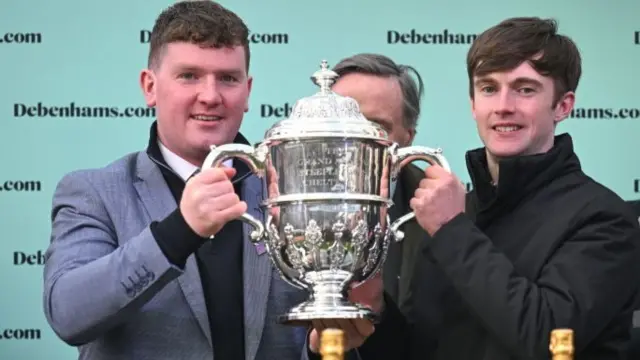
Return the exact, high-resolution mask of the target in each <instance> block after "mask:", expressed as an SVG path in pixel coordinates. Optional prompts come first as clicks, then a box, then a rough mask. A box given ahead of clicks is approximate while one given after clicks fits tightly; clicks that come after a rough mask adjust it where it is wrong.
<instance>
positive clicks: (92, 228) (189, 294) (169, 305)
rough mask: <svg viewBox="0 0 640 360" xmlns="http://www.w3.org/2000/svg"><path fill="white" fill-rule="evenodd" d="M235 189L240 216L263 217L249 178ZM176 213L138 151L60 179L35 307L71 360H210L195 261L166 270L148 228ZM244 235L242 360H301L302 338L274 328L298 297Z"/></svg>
mask: <svg viewBox="0 0 640 360" xmlns="http://www.w3.org/2000/svg"><path fill="white" fill-rule="evenodd" d="M243 184H244V186H243V197H244V199H245V201H246V202H247V205H248V211H249V212H250V213H251V215H253V216H256V217H257V218H263V214H262V213H261V212H260V211H259V208H258V202H259V201H260V199H262V195H263V191H264V189H263V182H262V181H261V180H260V179H258V178H257V177H255V176H254V177H249V178H247V180H246V181H244V182H243ZM176 206H177V204H176V202H175V200H174V198H173V197H172V195H171V192H170V190H169V188H168V186H167V185H166V183H165V181H164V179H163V177H162V175H161V173H160V170H159V169H158V168H157V166H156V164H155V163H154V162H153V161H151V159H150V158H149V157H148V155H147V154H146V153H145V152H138V153H133V154H129V155H127V156H125V157H123V158H121V159H119V160H117V161H115V162H113V163H111V164H109V165H108V166H106V167H104V168H101V169H92V170H80V171H75V172H72V173H70V174H68V175H66V176H64V177H63V178H62V180H61V181H60V182H59V184H58V186H57V188H56V190H55V193H54V197H53V210H52V234H51V242H50V246H49V248H48V249H47V251H46V255H45V259H46V263H45V266H44V304H43V305H44V312H45V315H46V318H47V321H48V323H49V324H50V326H51V327H52V328H53V330H54V331H55V333H56V334H57V335H58V336H59V337H60V338H61V339H62V340H64V341H65V342H66V343H67V344H70V345H72V346H77V347H78V349H79V359H91V360H102V359H118V360H128V359H131V360H146V359H148V360H159V359H180V360H191V359H193V360H205V359H206V360H211V359H213V349H212V343H211V334H210V331H209V323H208V318H207V313H206V308H205V304H204V298H203V291H202V287H201V283H200V277H199V274H198V268H197V265H196V262H195V259H194V256H193V255H192V256H191V257H190V258H189V259H188V261H187V264H186V267H185V269H184V271H182V270H180V269H179V268H176V267H174V266H172V265H171V264H170V263H169V262H168V261H167V259H166V258H165V256H164V255H163V254H162V252H161V251H160V249H159V247H158V245H157V244H156V241H155V240H154V239H153V236H152V234H151V232H150V230H149V224H150V223H151V221H153V220H161V219H163V218H164V217H165V216H167V215H168V214H169V213H171V212H172V211H173V210H175V209H176ZM249 230H250V228H249V226H248V225H245V241H244V244H245V245H244V259H243V265H244V267H243V269H244V270H243V272H244V274H243V275H244V301H245V306H244V309H245V310H244V311H245V312H244V326H245V353H246V360H263V359H264V360H267V359H278V360H299V359H301V358H302V359H305V358H306V350H305V349H306V342H305V340H306V336H305V335H306V331H305V330H304V329H301V328H296V327H290V326H285V325H279V324H277V323H276V321H275V317H276V316H277V315H278V314H280V313H283V312H285V311H286V310H287V309H288V308H289V307H290V306H293V305H295V304H297V303H298V302H300V301H302V300H304V298H305V294H304V292H303V291H301V290H297V289H295V288H293V287H292V286H290V285H288V284H287V283H285V282H284V281H283V280H281V279H280V277H279V275H278V273H277V272H276V271H275V270H274V268H272V265H271V263H270V260H269V258H268V256H267V254H266V253H262V254H260V251H257V248H256V247H255V246H254V245H253V244H252V243H251V242H250V241H249V240H248V238H247V236H248V233H249ZM221 296H224V295H221ZM303 350H304V351H303Z"/></svg>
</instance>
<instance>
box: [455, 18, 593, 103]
mask: <svg viewBox="0 0 640 360" xmlns="http://www.w3.org/2000/svg"><path fill="white" fill-rule="evenodd" d="M524 61H529V63H530V64H531V65H532V66H533V68H534V69H536V71H537V72H538V73H539V74H541V75H543V76H549V77H551V78H552V79H553V81H554V85H555V96H554V102H553V104H554V106H555V104H556V103H557V102H558V101H559V100H560V98H561V97H562V96H563V95H564V94H565V93H567V92H568V91H572V92H575V91H576V89H577V87H578V82H579V81H580V75H581V72H582V64H581V58H580V51H579V50H578V47H577V46H576V44H575V43H574V42H573V40H571V39H570V38H569V37H567V36H565V35H560V34H558V25H557V22H556V21H555V20H553V19H541V18H538V17H516V18H511V19H507V20H504V21H502V22H501V23H499V24H498V25H495V26H493V27H491V28H489V29H488V30H486V31H484V32H483V33H482V34H480V36H478V37H477V38H476V40H475V41H474V42H473V44H472V45H471V48H470V49H469V52H468V54H467V73H468V75H469V95H470V96H471V98H473V96H474V91H473V89H474V87H473V77H474V76H484V75H487V74H490V73H493V72H501V71H509V70H512V69H514V68H516V67H518V66H519V65H520V64H522V63H523V62H524Z"/></svg>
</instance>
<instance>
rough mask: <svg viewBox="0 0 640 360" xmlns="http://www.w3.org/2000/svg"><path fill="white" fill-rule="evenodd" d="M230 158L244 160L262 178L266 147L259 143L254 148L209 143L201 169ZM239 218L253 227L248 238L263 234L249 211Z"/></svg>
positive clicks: (261, 226)
mask: <svg viewBox="0 0 640 360" xmlns="http://www.w3.org/2000/svg"><path fill="white" fill-rule="evenodd" d="M230 158H238V159H240V160H242V161H244V162H245V163H246V164H247V166H249V169H251V172H253V173H254V174H255V175H256V176H258V177H260V178H262V177H263V176H264V174H265V168H266V166H265V163H266V158H267V147H266V146H265V145H264V143H263V144H260V145H259V146H258V147H257V148H254V147H252V146H249V145H245V144H224V145H220V146H216V145H211V147H210V152H209V155H207V157H206V158H205V159H204V163H203V164H202V168H203V169H207V168H210V167H218V166H220V164H222V163H223V162H224V161H226V160H228V159H230ZM240 220H242V221H244V222H246V223H247V224H249V225H251V226H252V227H253V231H252V232H251V234H250V238H251V240H252V241H253V242H258V241H260V240H261V239H262V238H263V236H264V235H265V230H264V225H263V224H262V223H261V222H260V221H258V219H256V218H255V217H253V216H251V215H250V214H249V213H244V214H242V215H241V216H240Z"/></svg>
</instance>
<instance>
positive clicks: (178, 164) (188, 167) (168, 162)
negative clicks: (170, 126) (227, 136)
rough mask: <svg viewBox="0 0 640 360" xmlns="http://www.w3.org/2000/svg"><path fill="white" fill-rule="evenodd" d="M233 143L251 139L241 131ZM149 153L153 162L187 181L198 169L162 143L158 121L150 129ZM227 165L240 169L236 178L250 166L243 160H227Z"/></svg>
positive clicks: (244, 174)
mask: <svg viewBox="0 0 640 360" xmlns="http://www.w3.org/2000/svg"><path fill="white" fill-rule="evenodd" d="M233 143H236V144H245V145H249V141H248V140H247V139H246V138H245V137H244V136H243V135H242V134H241V133H238V134H237V135H236V137H235V139H234V140H233ZM147 155H149V157H150V158H151V160H152V161H153V162H155V163H156V164H158V165H159V166H161V167H163V168H164V170H168V171H170V172H172V173H173V174H174V175H177V176H178V177H180V178H181V179H182V180H184V181H186V180H187V179H188V178H189V177H190V176H191V175H193V173H194V172H195V171H196V170H197V169H198V168H197V167H196V166H194V165H193V164H191V163H189V162H187V161H186V160H184V159H182V158H181V157H179V156H178V155H176V154H175V153H173V152H171V151H170V150H169V149H167V148H166V147H165V146H163V145H162V144H161V143H160V139H159V138H158V122H157V121H154V122H153V123H152V124H151V127H150V129H149V143H148V145H147ZM225 165H227V166H232V165H233V166H235V168H236V170H238V172H237V174H236V177H235V178H234V179H237V178H239V176H246V175H247V173H248V172H249V167H248V166H247V165H246V164H244V163H243V162H242V161H233V160H227V161H225Z"/></svg>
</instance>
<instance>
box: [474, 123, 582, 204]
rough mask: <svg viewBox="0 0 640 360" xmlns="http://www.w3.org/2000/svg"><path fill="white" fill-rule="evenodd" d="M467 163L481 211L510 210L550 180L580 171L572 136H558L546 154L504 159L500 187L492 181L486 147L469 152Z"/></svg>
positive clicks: (501, 165) (499, 181) (500, 172)
mask: <svg viewBox="0 0 640 360" xmlns="http://www.w3.org/2000/svg"><path fill="white" fill-rule="evenodd" d="M466 162H467V169H468V170H469V175H470V177H471V181H472V183H473V191H472V192H471V194H470V195H471V196H473V197H474V200H475V202H476V205H477V208H478V210H479V211H482V210H486V209H489V208H492V207H500V208H503V209H506V208H511V207H513V206H515V205H516V204H517V203H518V202H519V201H520V200H521V199H522V198H523V197H524V196H525V195H527V194H529V193H532V192H535V191H536V190H539V189H541V188H543V187H544V186H546V185H548V184H549V183H550V182H551V181H553V180H555V179H557V178H559V177H561V176H564V175H566V174H569V173H572V172H576V171H581V166H580V161H579V160H578V157H577V155H576V154H575V152H574V148H573V141H572V139H571V136H570V135H569V134H561V135H557V136H555V138H554V146H553V147H552V148H551V150H549V151H548V152H546V153H543V154H535V155H527V156H516V157H512V158H508V159H504V160H501V161H500V163H499V167H500V171H499V177H498V185H497V186H494V185H493V184H492V181H491V175H490V173H489V169H488V165H487V154H486V148H484V147H482V148H478V149H474V150H471V151H469V152H467V154H466Z"/></svg>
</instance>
